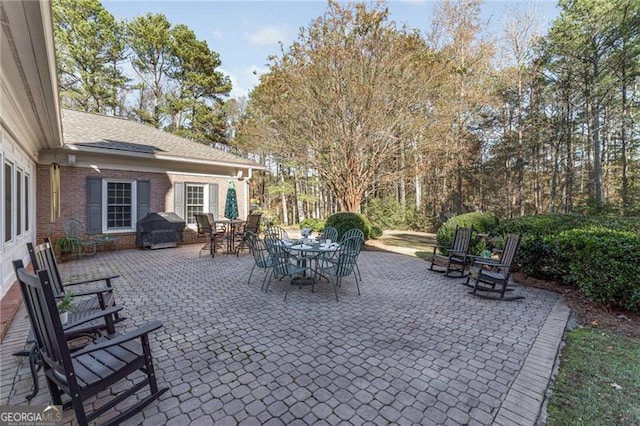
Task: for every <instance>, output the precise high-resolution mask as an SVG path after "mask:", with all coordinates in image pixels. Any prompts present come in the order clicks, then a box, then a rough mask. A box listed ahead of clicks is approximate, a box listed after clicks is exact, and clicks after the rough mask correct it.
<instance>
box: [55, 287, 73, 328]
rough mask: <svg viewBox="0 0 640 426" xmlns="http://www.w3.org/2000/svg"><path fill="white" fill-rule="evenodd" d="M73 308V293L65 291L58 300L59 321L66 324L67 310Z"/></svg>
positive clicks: (67, 319)
mask: <svg viewBox="0 0 640 426" xmlns="http://www.w3.org/2000/svg"><path fill="white" fill-rule="evenodd" d="M72 310H73V293H71V292H66V293H65V294H64V297H63V298H62V300H61V301H60V302H58V312H59V313H60V321H62V324H66V323H67V321H69V312H70V311H72Z"/></svg>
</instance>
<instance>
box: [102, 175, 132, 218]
mask: <svg viewBox="0 0 640 426" xmlns="http://www.w3.org/2000/svg"><path fill="white" fill-rule="evenodd" d="M103 183H104V191H103V193H104V197H105V199H104V204H103V205H104V211H103V224H104V229H105V230H106V231H123V230H127V231H128V230H133V229H134V227H135V223H136V217H135V205H136V197H135V196H136V193H135V185H134V184H133V182H131V181H116V180H107V179H105V180H103Z"/></svg>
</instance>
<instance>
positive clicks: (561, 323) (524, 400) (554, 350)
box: [494, 296, 571, 426]
mask: <svg viewBox="0 0 640 426" xmlns="http://www.w3.org/2000/svg"><path fill="white" fill-rule="evenodd" d="M570 313H571V311H570V309H569V307H568V306H567V304H566V303H565V301H564V299H563V298H562V296H561V297H559V298H558V300H557V301H556V303H555V304H554V306H553V308H552V309H551V312H550V313H549V316H547V319H546V320H545V322H544V325H543V326H542V328H541V329H540V333H538V337H536V340H535V342H534V344H533V346H532V347H531V350H530V351H529V354H528V355H527V358H526V360H525V362H524V365H523V366H522V369H521V370H520V372H519V373H518V376H517V377H516V379H515V380H514V382H513V383H512V384H511V387H510V389H509V392H508V393H507V397H506V398H505V400H504V401H503V403H502V405H501V406H500V409H499V410H498V413H497V414H496V416H495V418H494V424H496V425H505V426H506V425H513V424H517V425H523V426H524V425H535V424H537V421H538V419H539V417H540V413H541V409H542V406H543V403H544V401H545V398H546V393H547V389H548V387H549V383H550V382H551V378H552V375H553V371H554V366H555V362H556V358H557V356H558V355H559V349H560V344H561V343H562V338H563V336H564V330H565V328H566V325H567V321H568V320H569V314H570Z"/></svg>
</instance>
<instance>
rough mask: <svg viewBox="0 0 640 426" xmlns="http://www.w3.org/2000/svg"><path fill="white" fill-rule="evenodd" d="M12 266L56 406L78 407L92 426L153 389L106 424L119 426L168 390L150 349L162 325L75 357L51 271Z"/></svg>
mask: <svg viewBox="0 0 640 426" xmlns="http://www.w3.org/2000/svg"><path fill="white" fill-rule="evenodd" d="M13 266H14V269H15V270H16V276H17V278H18V282H19V283H20V289H21V291H22V297H23V299H24V301H25V304H26V306H27V311H28V313H29V320H30V321H31V326H32V327H33V330H34V332H35V337H36V344H37V345H38V349H39V351H40V357H41V359H42V362H43V365H44V371H45V377H46V380H47V385H48V387H49V392H50V394H51V399H52V403H53V404H55V405H63V407H64V408H65V409H67V408H70V407H73V410H74V412H75V415H76V421H77V422H78V424H79V425H81V426H84V425H88V424H89V422H91V421H93V420H95V419H97V418H99V417H100V416H102V415H103V414H105V413H106V412H108V411H109V410H111V409H112V408H114V407H116V406H117V405H118V404H119V403H121V402H123V401H124V400H126V399H127V398H129V397H131V396H132V395H134V394H135V393H136V392H138V391H139V390H141V389H143V388H144V387H146V386H147V385H148V386H149V389H150V394H149V395H148V396H146V397H144V398H142V399H141V400H139V401H138V402H137V403H135V404H133V405H131V406H127V407H126V408H124V409H123V410H122V411H120V413H119V414H118V415H116V416H115V417H111V418H109V419H108V420H107V424H119V423H121V422H123V421H125V420H126V419H128V418H130V417H132V416H133V415H135V414H137V413H138V412H140V411H141V410H142V409H143V408H144V407H146V406H147V405H149V404H150V403H151V402H153V401H155V400H156V399H157V398H158V397H160V395H162V394H163V393H164V392H166V391H167V390H168V388H166V387H165V388H162V389H158V385H157V382H156V377H155V372H154V367H153V359H152V357H151V349H150V345H149V337H148V335H149V333H150V332H152V331H154V330H157V329H159V328H161V327H162V324H161V323H160V322H159V321H154V322H151V323H148V324H147V325H145V326H143V327H140V328H138V329H137V330H134V331H132V332H130V333H127V334H124V335H116V336H111V337H110V338H100V339H97V340H95V341H94V342H93V343H91V344H89V345H87V346H85V347H84V348H83V349H81V350H79V351H76V352H74V353H71V352H70V350H69V346H68V344H67V340H66V337H65V332H64V329H63V327H62V322H61V320H60V315H59V314H58V309H57V305H56V300H55V297H54V293H53V288H52V283H51V279H50V277H49V274H48V273H47V271H46V270H40V271H38V272H37V275H33V274H30V273H29V272H27V271H26V270H25V269H24V267H23V265H22V261H21V260H16V261H14V262H13ZM97 315H100V314H97ZM138 371H140V372H142V373H143V375H144V378H142V379H138V382H137V383H135V384H133V385H131V386H129V385H127V386H126V390H124V391H121V392H119V394H118V395H117V396H115V397H114V398H113V399H111V398H110V401H108V402H106V403H104V404H102V405H101V406H100V407H98V408H96V409H95V410H93V411H92V412H90V413H87V412H86V411H85V407H84V402H85V401H86V400H88V399H90V400H94V398H93V397H95V396H96V395H98V394H102V395H103V396H102V397H101V398H100V400H101V401H102V400H104V399H105V398H106V397H108V396H110V395H114V394H115V393H116V391H115V389H112V386H113V385H115V384H116V383H117V382H120V381H121V380H123V379H125V378H128V377H129V376H130V375H132V374H134V373H135V374H134V377H136V378H138V377H139V374H138ZM134 380H135V379H134ZM106 390H111V393H105V392H104V391H106ZM64 395H67V396H68V397H69V398H65V399H66V401H63V396H64Z"/></svg>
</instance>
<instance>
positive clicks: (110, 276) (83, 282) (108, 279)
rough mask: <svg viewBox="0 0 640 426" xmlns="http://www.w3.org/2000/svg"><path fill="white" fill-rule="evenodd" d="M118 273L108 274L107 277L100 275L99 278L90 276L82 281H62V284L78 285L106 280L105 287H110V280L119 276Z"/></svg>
mask: <svg viewBox="0 0 640 426" xmlns="http://www.w3.org/2000/svg"><path fill="white" fill-rule="evenodd" d="M119 277H120V275H109V276H107V277H100V278H92V279H90V280H84V281H73V282H70V283H64V284H62V285H63V286H65V287H66V286H68V285H80V284H89V283H96V282H99V281H106V283H107V287H111V280H112V279H114V278H119Z"/></svg>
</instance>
